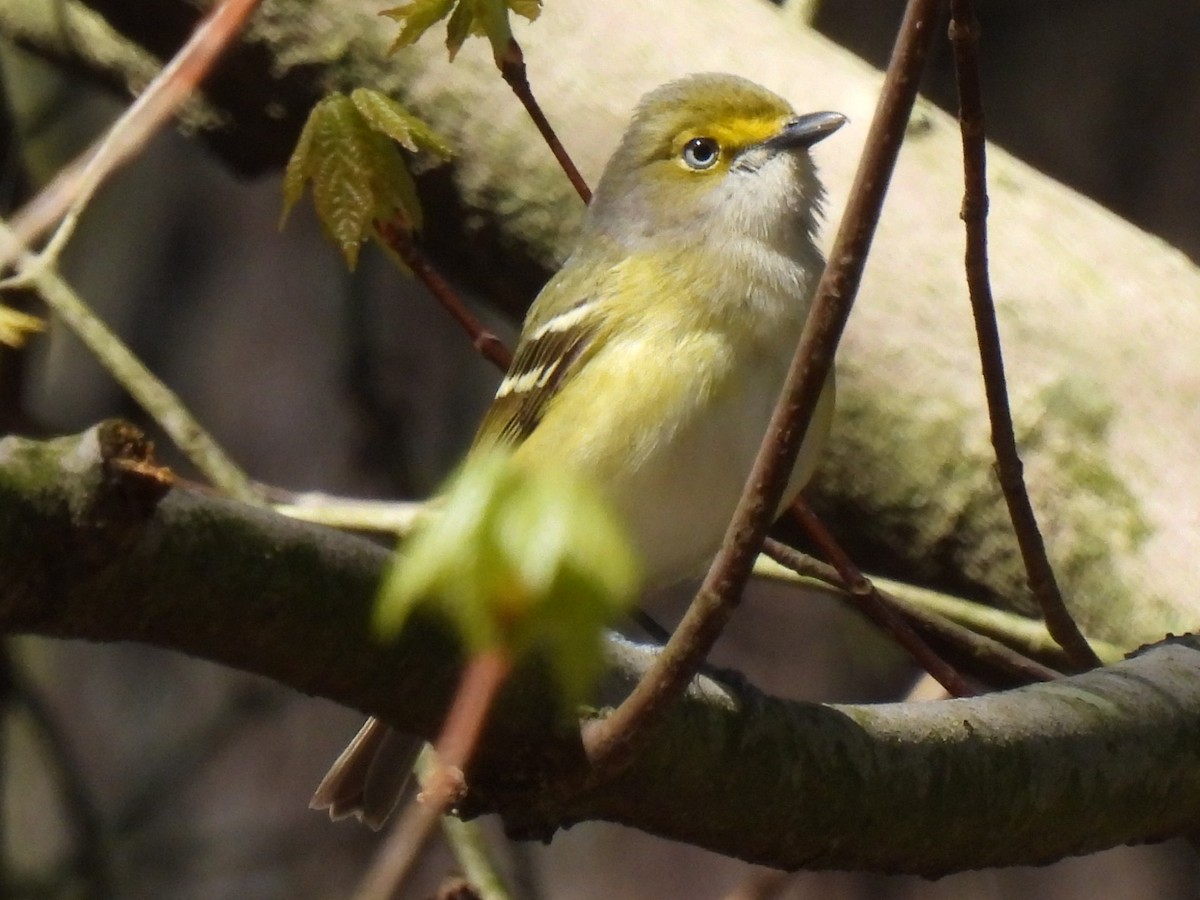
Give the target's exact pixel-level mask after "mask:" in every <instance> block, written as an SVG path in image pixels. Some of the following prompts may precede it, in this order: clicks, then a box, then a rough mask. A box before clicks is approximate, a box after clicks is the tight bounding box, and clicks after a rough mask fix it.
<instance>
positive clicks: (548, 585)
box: [376, 453, 639, 701]
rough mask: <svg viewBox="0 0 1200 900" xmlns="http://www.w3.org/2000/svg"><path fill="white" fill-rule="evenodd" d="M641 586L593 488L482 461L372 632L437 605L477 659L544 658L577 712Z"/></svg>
mask: <svg viewBox="0 0 1200 900" xmlns="http://www.w3.org/2000/svg"><path fill="white" fill-rule="evenodd" d="M638 581H639V564H638V561H637V559H636V557H635V554H634V551H633V549H632V545H631V543H630V540H629V538H628V535H627V534H626V533H625V529H624V527H623V526H622V525H621V523H620V522H619V521H618V520H617V517H616V516H615V514H614V513H613V512H612V510H611V508H610V507H609V506H608V504H607V502H606V501H605V500H604V499H603V498H602V497H601V496H600V494H599V492H598V491H597V490H596V489H595V488H594V487H593V486H592V485H590V484H587V483H584V482H582V481H580V480H579V479H577V478H575V477H573V476H571V475H569V474H567V473H565V472H561V471H537V472H531V471H529V469H528V468H527V467H523V466H519V465H518V464H517V463H515V462H514V461H513V460H512V458H511V457H509V456H507V455H504V454H498V453H497V454H485V455H476V456H473V457H472V458H471V459H470V460H469V461H468V463H467V464H466V465H465V466H464V467H463V469H462V470H461V471H460V472H459V473H458V475H456V476H455V477H454V478H453V479H452V481H451V483H450V485H449V486H448V488H447V489H446V491H445V492H444V493H443V495H442V496H441V506H440V508H439V510H438V511H437V512H436V513H432V514H431V515H430V517H429V518H428V519H426V520H425V522H423V523H422V525H421V526H420V527H419V528H418V529H417V530H416V531H415V532H414V533H413V534H412V535H411V536H410V537H409V538H408V539H407V540H406V541H405V543H404V544H403V545H402V546H401V548H400V549H399V551H398V552H397V554H396V557H395V560H394V562H393V565H392V567H391V569H390V572H389V574H388V576H387V578H386V579H385V582H384V586H383V589H382V591H381V593H380V598H379V602H378V607H377V609H376V623H377V625H378V627H379V628H380V630H381V631H383V632H384V633H390V632H394V631H395V630H397V629H399V628H400V627H401V626H402V625H403V623H404V621H405V620H406V619H407V617H408V616H409V615H410V614H411V612H412V610H413V609H414V608H416V606H417V605H419V604H422V603H428V604H431V605H433V606H435V607H437V608H439V609H441V610H442V611H443V612H444V613H445V614H446V615H447V616H448V617H449V618H450V619H451V620H452V621H453V622H454V623H455V624H456V626H457V627H458V629H459V631H460V633H461V635H462V637H463V640H464V642H465V643H466V644H467V645H468V647H469V648H470V649H471V650H473V651H475V652H479V651H482V650H485V649H493V648H496V647H500V648H502V649H503V650H504V651H505V653H506V655H509V656H511V657H515V656H518V655H520V654H522V653H527V652H531V651H536V652H538V653H540V654H544V655H545V656H546V657H547V658H548V659H549V660H550V662H551V664H552V665H553V666H554V669H555V671H556V672H557V673H558V676H559V680H560V682H561V684H562V686H563V689H564V691H565V692H566V693H567V695H568V696H569V698H570V699H571V700H573V701H578V700H582V699H583V697H584V695H585V694H586V692H587V690H588V689H590V687H591V685H592V684H593V683H594V680H595V677H596V675H597V674H598V673H599V671H600V668H601V665H602V649H603V630H604V627H605V626H606V625H607V624H608V623H610V622H611V621H612V620H613V619H614V618H615V617H616V616H617V615H619V614H620V613H621V612H622V611H624V610H626V609H627V608H628V607H629V604H630V603H632V601H633V599H634V597H635V596H636V591H637V586H638Z"/></svg>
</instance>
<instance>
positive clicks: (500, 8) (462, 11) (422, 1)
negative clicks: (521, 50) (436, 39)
mask: <svg viewBox="0 0 1200 900" xmlns="http://www.w3.org/2000/svg"><path fill="white" fill-rule="evenodd" d="M510 11H511V12H515V13H516V14H517V15H519V16H523V17H524V18H526V19H528V20H529V21H531V22H532V21H533V20H534V19H536V18H537V17H538V15H539V14H540V13H541V11H542V0H412V2H411V3H409V4H408V5H407V6H399V7H396V8H394V9H389V10H385V11H384V12H383V13H381V15H385V16H388V17H389V18H392V19H395V20H396V21H397V22H401V23H403V26H404V27H403V28H401V30H400V34H399V35H398V36H397V37H396V40H395V41H394V42H393V43H392V46H391V50H393V51H395V50H397V49H399V48H400V47H407V46H408V45H409V44H412V43H415V42H416V41H417V40H418V39H419V38H420V37H421V35H423V34H424V33H425V32H426V31H428V30H429V28H430V27H431V26H432V25H433V24H434V23H435V22H437V21H439V20H440V19H444V18H446V17H447V16H449V21H448V22H447V23H446V49H447V50H448V51H449V53H450V59H451V60H453V59H454V57H455V55H457V53H458V51H459V50H460V49H462V45H463V42H464V41H466V39H467V38H468V37H470V36H471V35H476V36H478V37H487V38H488V40H489V41H491V44H492V53H493V54H494V55H495V56H496V58H497V59H499V58H501V57H503V56H504V55H505V53H506V51H507V49H508V44H509V41H511V40H512V28H511V27H510V26H509V21H508V14H509V12H510Z"/></svg>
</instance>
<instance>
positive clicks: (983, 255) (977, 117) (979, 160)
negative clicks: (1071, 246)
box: [950, 0, 1101, 668]
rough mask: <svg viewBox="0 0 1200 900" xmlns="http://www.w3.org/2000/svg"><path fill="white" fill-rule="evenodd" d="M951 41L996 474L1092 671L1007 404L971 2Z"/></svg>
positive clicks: (954, 15)
mask: <svg viewBox="0 0 1200 900" xmlns="http://www.w3.org/2000/svg"><path fill="white" fill-rule="evenodd" d="M950 43H951V45H952V46H953V48H954V72H955V77H956V79H957V81H958V98H959V101H958V102H959V123H960V125H961V130H962V145H963V169H964V176H965V181H966V186H965V190H964V194H963V204H962V211H961V213H960V215H961V217H962V220H963V222H964V223H965V225H966V253H965V257H966V271H967V288H968V293H969V294H970V297H971V310H972V312H973V313H974V318H975V335H976V339H977V341H978V343H979V360H980V364H981V366H982V368H983V384H984V391H985V393H986V396H987V406H988V418H989V419H990V421H991V430H992V447H993V449H994V450H995V453H996V473H997V477H998V478H999V480H1000V488H1001V490H1002V491H1003V492H1004V502H1005V503H1006V504H1007V505H1008V514H1009V518H1011V519H1012V524H1013V531H1014V532H1015V533H1016V536H1017V544H1018V546H1019V547H1020V549H1021V559H1022V560H1023V561H1024V564H1025V573H1026V577H1027V578H1028V580H1029V589H1030V590H1031V591H1032V592H1033V596H1034V597H1035V598H1036V599H1037V602H1038V604H1039V605H1040V606H1041V608H1042V616H1043V617H1044V618H1045V620H1046V628H1047V629H1048V630H1049V632H1050V634H1051V635H1052V636H1053V637H1054V639H1055V640H1056V641H1058V643H1059V645H1060V646H1061V647H1062V648H1063V650H1064V651H1065V652H1066V653H1067V655H1068V656H1069V657H1070V659H1071V661H1072V662H1073V663H1075V664H1076V665H1078V666H1080V667H1083V668H1090V667H1092V666H1098V665H1101V662H1100V658H1099V657H1098V656H1097V655H1096V653H1095V651H1093V650H1092V648H1091V647H1090V646H1088V642H1087V640H1086V639H1085V638H1084V636H1083V634H1082V633H1081V632H1080V631H1079V627H1078V626H1077V625H1076V624H1075V620H1074V619H1072V618H1071V613H1070V612H1069V611H1068V610H1067V605H1066V603H1065V602H1063V597H1062V593H1061V592H1060V591H1059V588H1058V582H1057V580H1056V579H1055V577H1054V569H1053V567H1052V566H1051V565H1050V560H1049V559H1048V558H1047V556H1046V544H1045V541H1044V540H1043V539H1042V533H1041V530H1040V529H1039V528H1038V523H1037V517H1036V515H1035V514H1034V512H1033V505H1032V504H1031V503H1030V501H1029V493H1028V491H1027V490H1026V489H1025V479H1024V476H1023V475H1022V465H1021V457H1020V454H1019V453H1018V452H1017V440H1016V436H1015V434H1014V431H1013V421H1012V412H1011V411H1010V409H1009V405H1008V393H1007V388H1006V386H1005V378H1004V357H1003V354H1002V351H1001V348H1000V331H999V328H998V327H997V325H996V309H995V304H994V303H993V300H992V287H991V282H990V279H989V276H988V250H987V242H988V236H987V213H988V195H987V149H986V141H985V139H984V121H983V92H982V90H981V88H980V84H979V21H978V19H976V17H975V12H974V9H973V7H972V5H971V0H951V3H950Z"/></svg>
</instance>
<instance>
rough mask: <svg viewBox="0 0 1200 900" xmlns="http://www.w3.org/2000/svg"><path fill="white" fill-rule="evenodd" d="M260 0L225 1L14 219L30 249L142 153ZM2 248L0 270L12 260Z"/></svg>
mask: <svg viewBox="0 0 1200 900" xmlns="http://www.w3.org/2000/svg"><path fill="white" fill-rule="evenodd" d="M257 5H258V0H223V2H221V3H219V4H217V5H216V6H215V7H214V8H213V10H212V12H210V13H209V14H208V16H207V17H206V18H205V19H203V20H202V21H201V22H200V24H199V25H197V26H196V29H195V31H193V32H192V36H191V37H190V38H188V41H187V43H186V44H184V45H183V47H181V48H180V49H179V52H178V53H176V54H175V56H174V57H172V58H171V61H170V62H169V63H167V65H165V66H163V69H162V71H161V72H159V73H158V75H157V76H155V78H154V80H153V81H151V82H150V84H149V85H147V87H146V89H145V90H144V91H142V93H141V94H140V95H139V96H138V98H137V100H135V101H134V102H133V104H132V105H131V106H130V107H129V109H127V110H126V111H125V112H124V113H123V114H122V116H121V118H120V119H118V120H117V122H116V124H114V125H113V127H112V128H110V129H109V130H108V132H106V134H105V135H104V137H103V138H101V139H100V140H99V141H97V142H96V143H95V144H93V145H92V146H91V147H89V148H88V149H87V150H86V151H84V152H83V153H81V154H80V155H79V156H78V157H77V158H76V160H75V161H74V162H73V163H71V165H70V166H68V167H67V168H65V169H63V170H62V171H61V172H59V173H58V175H57V176H55V178H54V180H53V181H52V182H50V184H48V185H47V186H46V187H45V188H43V189H42V190H41V191H40V192H39V193H38V195H37V196H36V197H34V198H33V200H31V201H30V202H29V203H28V204H26V205H25V206H24V207H23V208H22V209H21V211H20V212H18V213H17V215H15V216H14V217H13V220H12V229H13V231H14V232H15V233H16V236H17V238H18V240H19V241H20V243H21V244H22V245H24V246H25V247H30V246H32V244H33V243H34V242H35V241H36V240H37V239H38V238H39V237H40V236H41V235H43V234H45V233H46V232H47V231H48V230H50V229H51V228H53V227H54V225H55V223H57V222H58V221H59V220H60V219H62V218H63V216H65V215H67V214H68V213H69V212H70V211H71V210H72V209H73V208H75V209H77V208H79V207H80V206H81V205H82V204H83V203H85V202H86V201H87V198H88V197H90V196H91V194H92V193H93V192H94V191H95V189H96V188H97V187H98V186H99V185H100V183H101V182H103V181H104V179H105V178H107V177H108V176H109V175H110V174H112V172H113V171H114V170H115V169H116V168H118V167H119V166H121V165H122V164H123V163H125V162H126V161H127V160H128V159H130V158H131V157H132V156H133V155H134V154H135V153H137V152H138V151H139V150H140V149H141V148H142V147H143V146H144V145H145V143H146V141H148V140H149V139H150V137H151V136H152V135H153V134H154V133H155V132H156V131H158V129H159V128H161V127H162V126H163V124H164V123H165V122H166V121H167V119H169V118H170V117H171V116H172V115H173V114H174V112H175V110H176V109H178V108H179V106H180V105H181V104H182V103H183V102H184V100H186V99H187V98H188V96H189V95H190V94H191V93H192V91H193V90H194V89H195V88H196V86H197V85H198V84H199V83H200V82H201V81H202V80H203V79H204V76H205V75H207V74H208V72H209V70H210V69H211V68H212V66H213V64H214V63H215V62H216V60H217V57H218V56H220V54H221V52H222V51H223V50H225V48H226V47H228V46H229V44H230V43H232V41H233V38H234V37H235V36H236V35H237V33H238V31H239V30H240V29H241V27H242V25H243V23H244V22H245V21H246V19H247V18H248V17H249V15H250V13H251V12H253V11H254V7H255V6H257ZM6 252H7V251H3V250H0V270H2V269H3V268H4V267H5V265H6V264H7V263H8V262H10V261H11V260H9V259H7V258H6V257H5V255H4V254H5V253H6Z"/></svg>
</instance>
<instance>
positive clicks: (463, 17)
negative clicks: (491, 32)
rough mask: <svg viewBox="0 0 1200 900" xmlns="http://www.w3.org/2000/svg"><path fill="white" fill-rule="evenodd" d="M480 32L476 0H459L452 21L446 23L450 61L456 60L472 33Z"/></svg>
mask: <svg viewBox="0 0 1200 900" xmlns="http://www.w3.org/2000/svg"><path fill="white" fill-rule="evenodd" d="M480 33H481V31H480V29H479V26H478V24H477V22H476V19H475V3H474V0H458V5H457V6H455V7H454V12H453V13H452V14H451V16H450V21H449V22H447V23H446V50H447V51H449V53H450V61H451V62H454V57H455V56H457V55H458V51H459V50H461V49H462V45H463V42H464V41H465V40H466V39H467V38H468V37H470V35H471V34H480Z"/></svg>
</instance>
